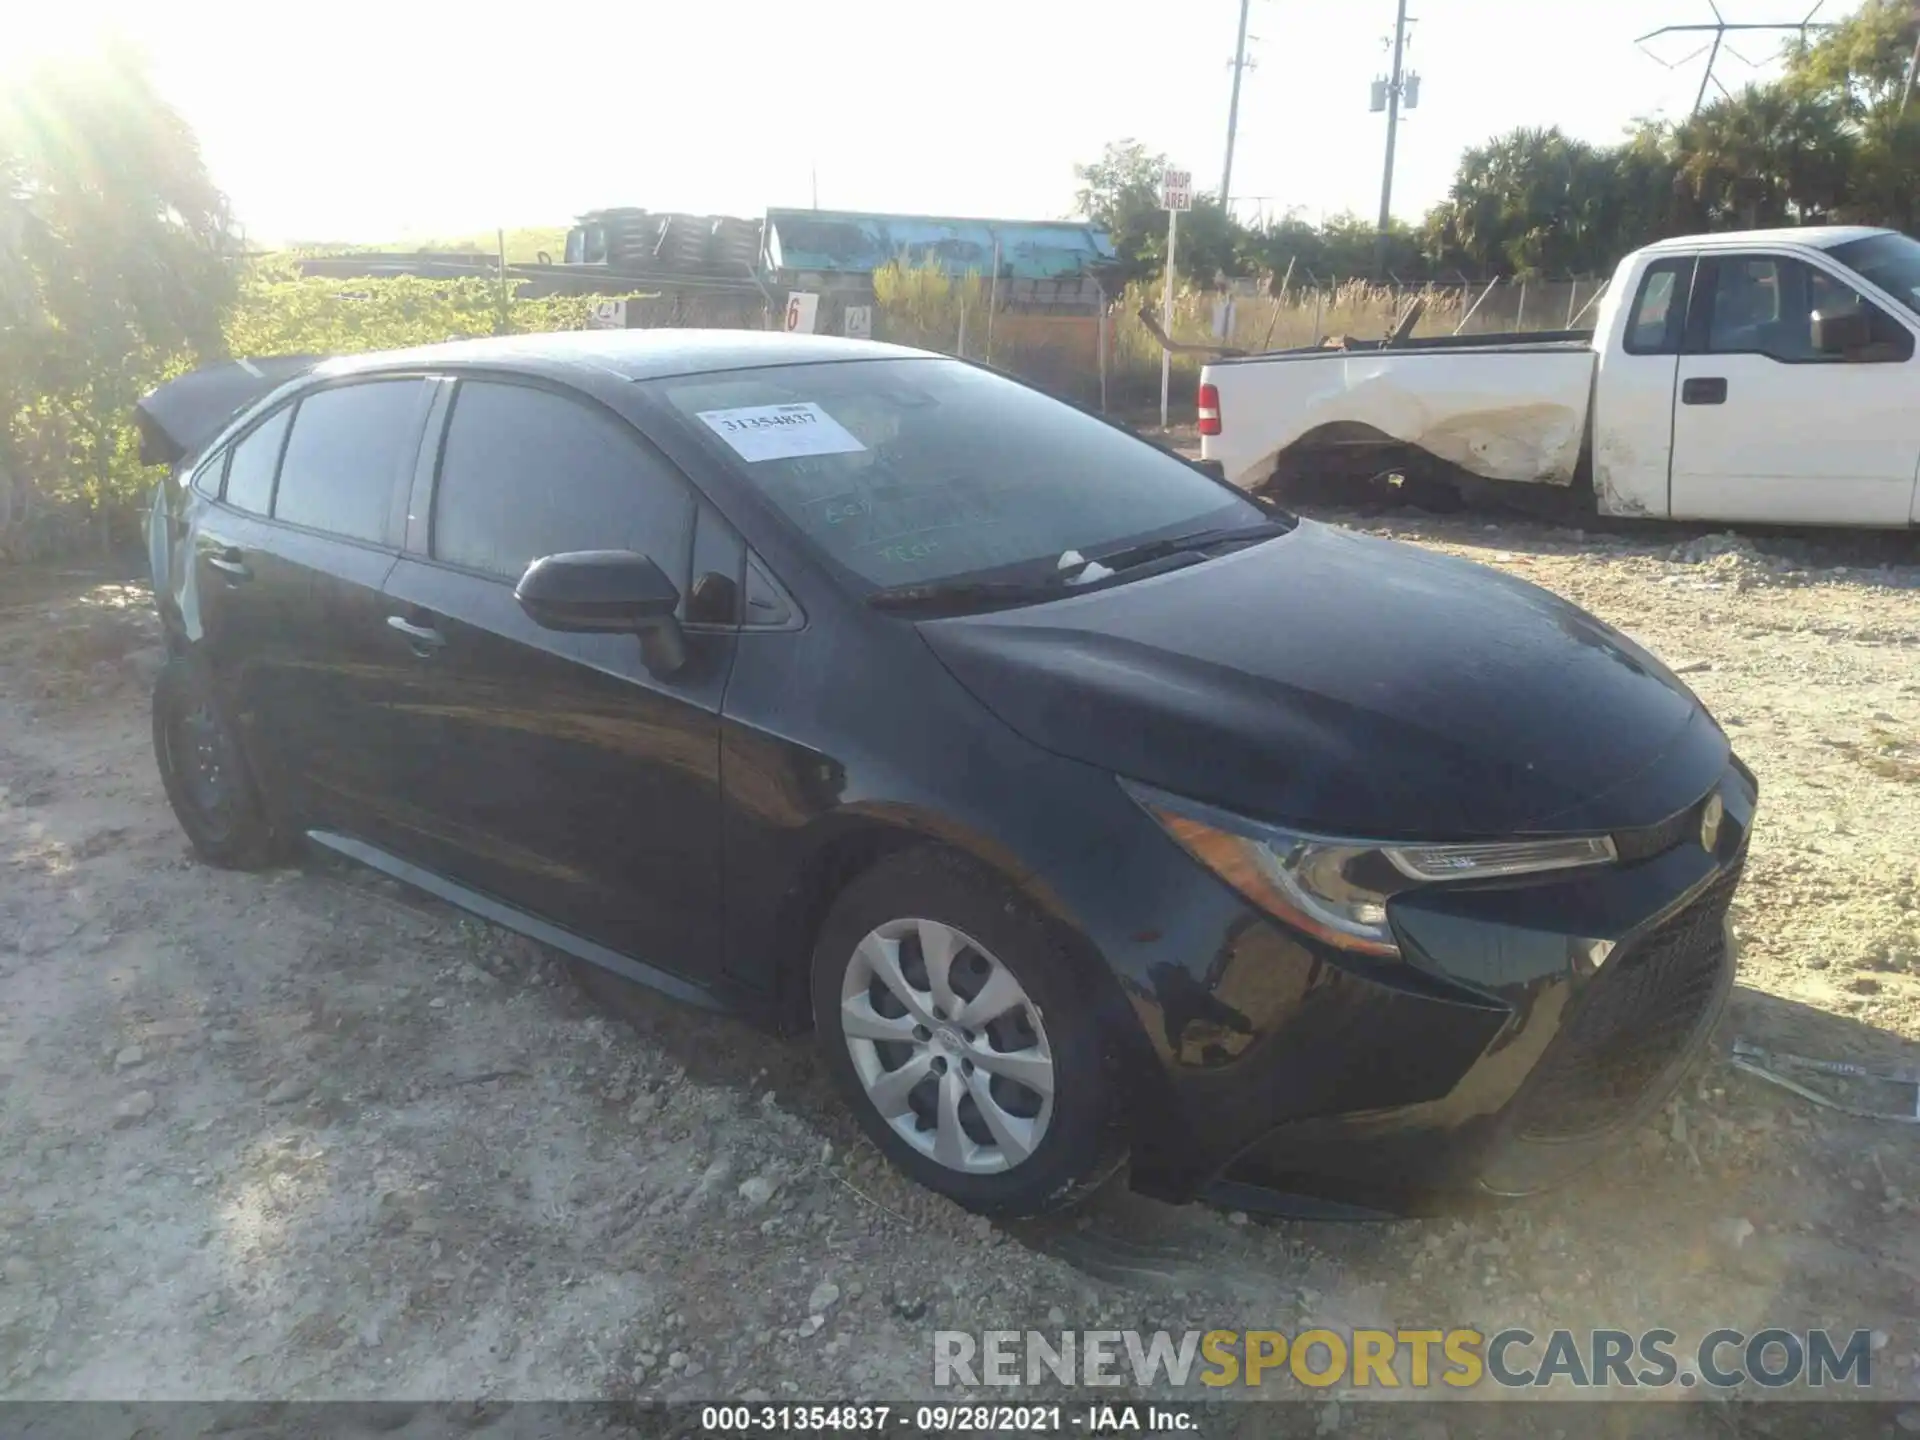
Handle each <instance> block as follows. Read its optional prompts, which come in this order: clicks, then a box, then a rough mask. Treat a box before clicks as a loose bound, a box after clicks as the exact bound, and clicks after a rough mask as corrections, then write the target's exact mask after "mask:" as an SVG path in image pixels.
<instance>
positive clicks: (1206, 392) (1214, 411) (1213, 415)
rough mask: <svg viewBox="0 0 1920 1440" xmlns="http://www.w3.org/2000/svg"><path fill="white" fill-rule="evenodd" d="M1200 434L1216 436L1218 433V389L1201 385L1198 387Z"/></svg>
mask: <svg viewBox="0 0 1920 1440" xmlns="http://www.w3.org/2000/svg"><path fill="white" fill-rule="evenodd" d="M1199 410H1200V433H1201V434H1202V435H1218V434H1219V433H1220V387H1219V386H1217V385H1202V386H1201V387H1200V404H1199Z"/></svg>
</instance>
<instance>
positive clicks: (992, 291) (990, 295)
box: [987, 232, 1000, 365]
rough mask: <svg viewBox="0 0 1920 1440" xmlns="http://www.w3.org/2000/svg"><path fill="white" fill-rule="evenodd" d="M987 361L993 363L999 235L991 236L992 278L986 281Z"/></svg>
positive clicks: (998, 268)
mask: <svg viewBox="0 0 1920 1440" xmlns="http://www.w3.org/2000/svg"><path fill="white" fill-rule="evenodd" d="M987 285H988V287H989V288H988V290H987V363H988V364H989V365H991V364H992V363H993V312H994V311H996V310H998V309H999V308H1000V236H999V233H998V232H995V234H994V237H993V278H992V279H991V280H989V281H988V282H987Z"/></svg>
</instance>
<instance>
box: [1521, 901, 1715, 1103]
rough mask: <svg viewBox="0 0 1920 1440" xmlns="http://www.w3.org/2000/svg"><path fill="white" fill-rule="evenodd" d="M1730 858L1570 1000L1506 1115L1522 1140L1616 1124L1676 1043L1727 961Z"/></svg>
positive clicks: (1683, 1043)
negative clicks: (1512, 1116) (1711, 880)
mask: <svg viewBox="0 0 1920 1440" xmlns="http://www.w3.org/2000/svg"><path fill="white" fill-rule="evenodd" d="M1739 883H1740V866H1739V865H1738V864H1736V865H1733V866H1731V867H1729V868H1728V869H1727V870H1726V872H1725V873H1724V874H1722V875H1721V876H1720V878H1719V879H1717V880H1716V881H1714V883H1713V884H1712V886H1711V887H1709V888H1708V889H1707V890H1706V891H1704V892H1703V893H1702V894H1700V895H1699V896H1698V897H1696V898H1695V899H1694V901H1693V902H1692V903H1691V904H1689V905H1688V906H1687V907H1686V908H1685V909H1684V910H1681V911H1680V912H1679V913H1678V914H1676V915H1674V916H1672V917H1671V918H1670V919H1668V920H1666V921H1664V922H1663V923H1661V924H1660V925H1659V926H1658V927H1656V928H1655V929H1654V930H1653V931H1652V932H1651V933H1649V934H1648V935H1646V936H1645V937H1644V938H1642V939H1641V940H1639V941H1637V942H1636V943H1635V944H1634V945H1632V946H1631V947H1630V948H1628V949H1626V950H1623V951H1620V952H1616V953H1615V954H1614V955H1613V956H1612V957H1611V958H1610V959H1609V960H1608V962H1607V964H1606V965H1605V967H1604V968H1602V970H1601V971H1600V973H1599V974H1598V975H1596V976H1595V977H1594V978H1593V980H1592V981H1591V982H1590V983H1589V984H1588V985H1587V987H1586V988H1585V990H1584V992H1583V993H1582V994H1581V995H1580V996H1579V997H1578V998H1577V999H1576V1001H1575V1003H1574V1010H1573V1013H1572V1014H1571V1015H1570V1016H1569V1017H1568V1019H1567V1021H1566V1023H1565V1024H1563V1025H1562V1026H1561V1028H1560V1033H1559V1034H1558V1035H1556V1036H1555V1037H1554V1039H1553V1042H1552V1043H1551V1044H1550V1045H1548V1047H1547V1052H1546V1054H1545V1055H1543V1056H1541V1058H1540V1063H1539V1064H1538V1065H1537V1066H1535V1067H1534V1072H1533V1075H1532V1077H1531V1079H1530V1080H1529V1081H1528V1084H1527V1089H1526V1091H1525V1092H1524V1094H1523V1096H1522V1098H1521V1100H1520V1107H1519V1111H1518V1113H1517V1115H1516V1117H1515V1122H1514V1130H1515V1134H1516V1135H1517V1136H1518V1137H1519V1138H1520V1139H1523V1140H1546V1141H1566V1140H1578V1139H1583V1138H1586V1137H1588V1136H1591V1135H1595V1134H1597V1133H1599V1132H1601V1131H1603V1130H1606V1129H1608V1128H1610V1127H1611V1126H1613V1125H1616V1124H1618V1123H1619V1122H1620V1121H1621V1120H1623V1119H1625V1118H1626V1117H1627V1116H1628V1115H1629V1114H1630V1113H1631V1112H1632V1111H1633V1110H1634V1109H1635V1108H1636V1106H1637V1105H1638V1104H1639V1103H1640V1102H1641V1101H1642V1100H1643V1099H1645V1098H1647V1093H1648V1089H1649V1087H1650V1086H1652V1085H1653V1084H1654V1083H1655V1082H1656V1081H1658V1080H1659V1078H1660V1077H1661V1075H1662V1074H1664V1073H1665V1072H1666V1071H1667V1069H1668V1067H1669V1066H1670V1065H1671V1064H1672V1063H1673V1062H1674V1061H1675V1060H1677V1059H1678V1058H1680V1056H1681V1054H1682V1053H1683V1052H1684V1051H1685V1050H1686V1048H1687V1046H1688V1045H1689V1043H1690V1042H1691V1041H1692V1040H1693V1038H1694V1036H1695V1034H1696V1032H1697V1031H1698V1030H1699V1027H1700V1021H1701V1020H1702V1018H1703V1017H1704V1016H1705V1015H1706V1012H1707V1010H1708V1007H1710V1006H1711V1005H1712V1004H1713V1002H1714V999H1715V997H1716V996H1717V995H1718V994H1719V992H1720V989H1721V984H1722V981H1723V978H1724V971H1725V969H1726V966H1727V965H1728V963H1729V956H1728V955H1727V950H1726V932H1725V930H1724V928H1723V922H1724V921H1725V919H1726V914H1727V906H1728V905H1729V904H1730V903H1731V902H1732V900H1733V892H1734V888H1735V887H1736V886H1737V885H1738V884H1739Z"/></svg>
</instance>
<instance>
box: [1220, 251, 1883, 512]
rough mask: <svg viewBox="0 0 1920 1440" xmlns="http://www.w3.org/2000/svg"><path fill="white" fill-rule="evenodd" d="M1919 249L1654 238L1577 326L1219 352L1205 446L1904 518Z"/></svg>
mask: <svg viewBox="0 0 1920 1440" xmlns="http://www.w3.org/2000/svg"><path fill="white" fill-rule="evenodd" d="M1917 342H1920V242H1916V241H1915V240H1913V239H1912V238H1910V237H1908V236H1906V235H1902V234H1899V233H1898V232H1895V231H1891V230H1875V229H1867V228H1863V227H1851V226H1824V227H1806V228H1802V229H1795V230H1764V231H1746V232H1742V233H1733V234H1725V235H1704V236H1692V237H1688V238H1685V239H1677V240H1663V241H1661V242H1659V243H1658V244H1654V245H1649V246H1647V247H1646V248H1644V249H1642V250H1637V251H1635V252H1634V253H1633V254H1631V255H1629V256H1628V257H1627V258H1626V259H1625V260H1623V261H1621V262H1620V265H1619V267H1618V268H1617V269H1616V270H1615V272H1614V275H1613V278H1612V279H1611V280H1610V281H1609V282H1608V288H1607V293H1606V297H1605V299H1604V300H1603V302H1602V303H1601V305H1600V307H1599V311H1598V315H1597V317H1596V324H1595V328H1594V330H1593V331H1591V332H1555V333H1552V334H1541V335H1500V336H1441V337H1429V338H1423V339H1411V340H1405V341H1400V342H1395V341H1392V340H1388V341H1383V342H1380V343H1378V344H1374V345H1363V346H1358V347H1355V346H1348V347H1347V348H1345V349H1342V350H1338V351H1335V350H1326V349H1313V350H1294V351H1282V352H1277V353H1274V354H1270V355H1256V356H1246V357H1239V358H1232V359H1224V360H1221V361H1217V362H1215V363H1213V364H1210V365H1208V366H1206V367H1205V368H1204V369H1203V370H1202V372H1201V395H1200V411H1201V434H1202V445H1201V453H1202V455H1203V457H1204V458H1206V459H1208V460H1215V461H1218V462H1219V463H1220V464H1221V466H1222V468H1223V469H1224V471H1225V472H1226V474H1227V475H1228V477H1229V478H1231V479H1233V480H1235V481H1237V482H1238V483H1241V484H1243V485H1259V484H1262V483H1264V482H1265V481H1266V480H1267V479H1268V478H1269V477H1271V476H1273V475H1275V474H1276V473H1278V474H1282V475H1287V474H1300V473H1314V472H1316V471H1318V472H1320V473H1331V474H1335V475H1347V476H1359V477H1361V478H1365V477H1367V476H1370V475H1375V474H1380V473H1387V472H1389V471H1391V472H1392V473H1396V474H1399V473H1407V474H1418V475H1419V476H1420V477H1421V478H1422V479H1423V480H1436V481H1438V482H1440V483H1443V484H1448V485H1451V486H1452V487H1453V488H1455V489H1457V490H1460V491H1462V492H1472V491H1474V490H1475V489H1476V488H1478V487H1481V486H1484V485H1485V483H1486V482H1501V483H1503V484H1508V485H1511V484H1524V485H1529V486H1548V487H1559V488H1560V489H1562V490H1563V491H1567V492H1575V493H1578V492H1582V491H1584V490H1585V488H1586V487H1587V484H1588V482H1590V485H1591V497H1592V504H1593V506H1594V508H1596V509H1597V510H1598V511H1599V513H1601V514H1603V515H1633V516H1649V517H1659V518H1669V519H1681V520H1714V521H1720V520H1734V521H1756V522H1765V523H1773V524H1787V525H1850V526H1873V527H1895V528H1897V527H1905V526H1909V525H1914V524H1920V359H1917V358H1916V345H1917Z"/></svg>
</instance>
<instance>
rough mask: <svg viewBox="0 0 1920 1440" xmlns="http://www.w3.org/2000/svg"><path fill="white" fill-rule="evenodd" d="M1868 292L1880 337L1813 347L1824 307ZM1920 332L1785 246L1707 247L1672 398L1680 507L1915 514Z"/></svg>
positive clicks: (1805, 520)
mask: <svg viewBox="0 0 1920 1440" xmlns="http://www.w3.org/2000/svg"><path fill="white" fill-rule="evenodd" d="M1856 305H1857V306H1860V307H1862V308H1864V309H1865V311H1866V312H1867V315H1868V319H1869V335H1870V343H1869V344H1868V345H1867V346H1866V347H1865V348H1863V349H1861V350H1858V351H1854V352H1851V353H1847V354H1840V355H1827V354H1821V353H1819V352H1818V351H1816V350H1815V349H1814V346H1813V335H1812V319H1811V317H1812V313H1813V312H1814V311H1815V310H1819V311H1822V312H1823V313H1832V312H1834V311H1836V310H1839V309H1845V308H1850V307H1852V306H1856ZM1916 400H1920V365H1917V364H1916V361H1915V358H1914V337H1913V332H1912V331H1910V330H1908V329H1907V327H1906V326H1905V325H1904V324H1902V323H1901V322H1900V321H1898V320H1896V319H1894V317H1893V316H1891V315H1889V314H1887V313H1886V312H1885V311H1884V310H1881V309H1880V308H1879V307H1878V306H1876V305H1874V304H1873V303H1872V302H1871V301H1868V300H1867V299H1866V298H1865V297H1863V296H1861V295H1860V294H1859V293H1858V292H1857V291H1856V290H1854V289H1853V287H1852V286H1850V285H1848V284H1847V283H1846V281H1844V280H1843V279H1841V278H1840V277H1839V276H1838V275H1837V274H1833V273H1830V272H1829V271H1827V270H1825V269H1823V268H1821V267H1819V266H1816V265H1814V264H1813V263H1811V262H1809V261H1807V260H1802V259H1798V258H1795V257H1792V256H1787V255H1777V254H1767V253H1764V252H1753V253H1744V252H1742V253H1735V254H1728V255H1719V256H1713V257H1708V258H1703V259H1702V260H1701V262H1700V266H1699V270H1698V272H1697V274H1696V276H1695V282H1694V289H1693V304H1692V306H1691V307H1690V309H1689V312H1688V317H1687V337H1686V344H1685V346H1684V353H1683V354H1682V355H1681V356H1680V363H1679V368H1678V376H1677V383H1676V385H1675V388H1674V408H1673V478H1672V482H1671V491H1670V493H1671V511H1670V513H1671V514H1672V515H1673V517H1674V518H1676V519H1697V520H1764V521H1775V522H1779V523H1784V524H1816V525H1887V526H1898V525H1905V524H1906V523H1907V520H1908V518H1909V517H1910V515H1911V514H1912V512H1913V502H1914V474H1915V465H1916V462H1917V461H1920V404H1916V403H1915V402H1916Z"/></svg>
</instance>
